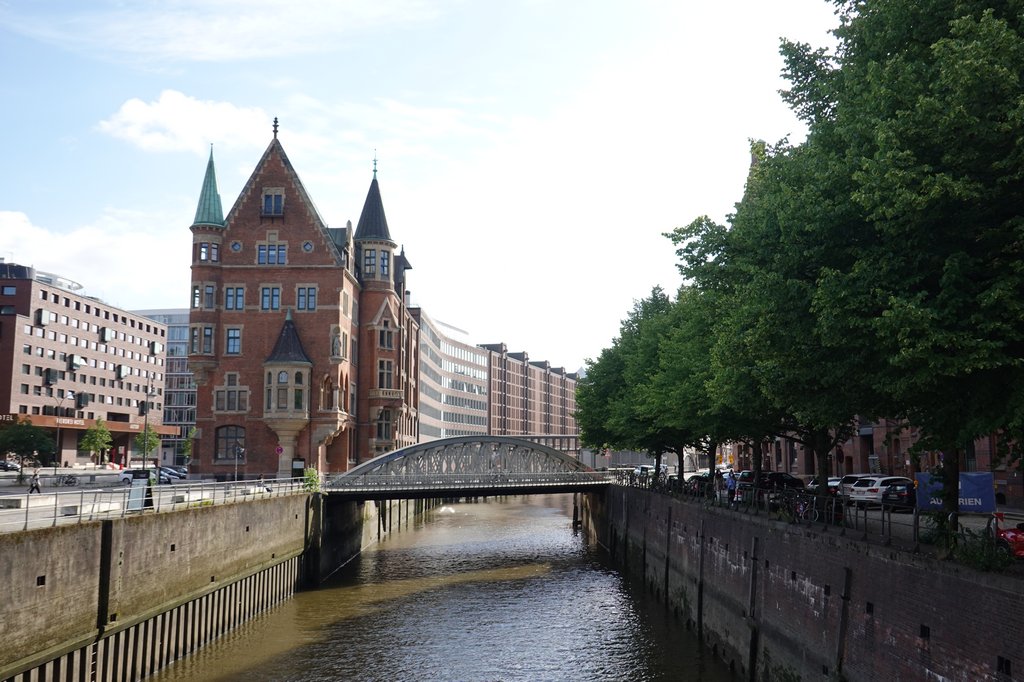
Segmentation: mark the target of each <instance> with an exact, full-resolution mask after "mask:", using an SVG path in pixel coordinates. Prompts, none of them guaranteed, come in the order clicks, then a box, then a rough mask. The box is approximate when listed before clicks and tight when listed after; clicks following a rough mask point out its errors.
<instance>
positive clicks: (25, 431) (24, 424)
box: [0, 419, 57, 463]
mask: <svg viewBox="0 0 1024 682" xmlns="http://www.w3.org/2000/svg"><path fill="white" fill-rule="evenodd" d="M0 452H3V453H6V452H13V453H14V454H15V455H16V456H17V457H18V460H19V461H20V462H22V463H24V462H25V461H26V460H27V459H29V458H35V457H39V458H44V459H45V458H47V457H52V456H53V455H54V454H55V453H56V452H57V446H56V443H55V442H54V440H53V438H51V437H50V435H49V434H48V433H47V432H46V429H43V428H41V427H39V426H36V425H35V424H33V423H32V422H31V421H29V420H28V419H19V420H18V421H16V422H14V423H13V424H11V425H10V426H7V427H5V428H4V429H0Z"/></svg>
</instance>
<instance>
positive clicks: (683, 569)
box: [584, 486, 1024, 682]
mask: <svg viewBox="0 0 1024 682" xmlns="http://www.w3.org/2000/svg"><path fill="white" fill-rule="evenodd" d="M586 497H587V500H586V501H585V504H584V511H585V523H586V525H587V529H588V533H590V534H591V536H592V537H593V539H595V540H597V541H599V542H601V543H602V544H603V545H605V546H606V547H607V548H608V550H609V552H610V553H611V554H612V555H613V557H614V558H615V559H616V560H617V561H618V562H620V563H621V564H622V565H623V567H624V569H625V570H626V571H627V572H629V573H631V574H635V575H640V576H643V580H644V584H645V585H646V587H647V589H648V590H649V591H650V592H651V593H652V594H655V595H657V596H659V597H661V598H663V599H664V600H665V601H666V603H667V604H668V605H669V607H670V608H672V609H674V610H675V611H676V613H677V614H678V615H679V617H680V618H681V619H684V620H685V621H686V622H687V623H688V624H689V625H690V626H692V627H693V628H694V629H695V630H697V631H698V632H699V633H700V635H701V637H702V639H703V640H704V642H705V643H706V644H707V645H708V646H709V647H710V648H711V649H712V650H713V651H714V652H715V653H716V654H717V655H718V656H720V657H721V658H723V659H724V660H725V661H727V662H729V663H730V664H732V665H733V667H734V669H735V670H737V672H739V673H740V675H741V678H750V679H753V676H752V675H751V666H753V669H754V671H755V672H756V674H757V677H756V679H764V680H794V679H804V680H817V679H844V680H849V681H850V682H857V681H860V680H864V681H868V680H881V679H885V680H892V681H897V680H906V681H908V682H909V681H916V680H923V679H937V680H938V679H941V680H951V681H953V680H962V681H963V682H978V681H981V680H993V681H997V680H998V681H1003V682H1005V681H1007V680H1011V679H1019V678H1020V677H1021V676H1022V673H1024V647H1022V644H1021V643H1022V642H1024V590H1022V588H1024V584H1022V582H1021V581H1020V580H1018V579H1016V578H1013V577H1009V576H1003V575H995V574H986V573H980V572H977V571H974V570H972V569H968V568H964V567H962V566H958V565H955V564H951V563H949V562H943V561H939V560H936V559H934V558H931V557H926V556H923V555H920V554H914V553H910V552H903V551H898V550H894V549H891V548H886V547H882V546H878V545H870V544H867V543H865V542H862V541H860V540H858V539H855V538H852V537H846V536H843V535H841V534H840V531H839V529H836V528H828V529H827V530H825V529H823V527H820V526H815V527H814V528H813V529H812V528H808V527H806V526H797V525H791V524H788V523H785V522H782V521H774V520H771V519H768V518H765V517H763V516H761V517H754V516H750V515H747V514H744V513H742V512H733V511H730V510H728V509H722V508H708V507H705V506H703V505H701V504H700V503H699V502H693V501H690V500H680V499H675V498H672V497H669V496H666V495H661V494H657V493H651V492H650V491H647V490H642V489H637V488H627V487H623V486H612V487H611V489H610V490H609V492H608V493H607V495H606V496H605V497H603V498H601V497H598V496H586ZM1000 670H1002V671H1004V672H1000ZM1005 671H1009V674H1006V672H1005Z"/></svg>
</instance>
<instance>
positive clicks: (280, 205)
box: [263, 187, 284, 216]
mask: <svg viewBox="0 0 1024 682" xmlns="http://www.w3.org/2000/svg"><path fill="white" fill-rule="evenodd" d="M263 215H265V216H280V215H284V189H283V188H279V187H268V188H267V189H264V190H263Z"/></svg>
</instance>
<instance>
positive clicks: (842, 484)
mask: <svg viewBox="0 0 1024 682" xmlns="http://www.w3.org/2000/svg"><path fill="white" fill-rule="evenodd" d="M873 475H876V474H846V475H845V476H843V477H842V478H840V479H839V494H840V495H842V496H843V497H846V498H849V497H850V490H851V489H852V488H853V484H854V483H856V482H857V481H859V480H860V479H862V478H865V477H867V476H873Z"/></svg>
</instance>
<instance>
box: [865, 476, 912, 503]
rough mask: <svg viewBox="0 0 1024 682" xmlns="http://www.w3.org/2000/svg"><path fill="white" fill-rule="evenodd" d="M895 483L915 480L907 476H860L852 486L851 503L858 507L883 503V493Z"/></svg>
mask: <svg viewBox="0 0 1024 682" xmlns="http://www.w3.org/2000/svg"><path fill="white" fill-rule="evenodd" d="M894 483H909V484H910V485H914V482H913V481H912V480H911V479H909V478H907V477H905V476H864V477H863V478H858V479H857V481H856V483H854V484H853V487H852V488H850V504H855V505H857V506H858V507H867V506H870V505H880V504H882V493H883V492H884V491H885V489H886V488H888V487H889V486H890V485H892V484H894Z"/></svg>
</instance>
